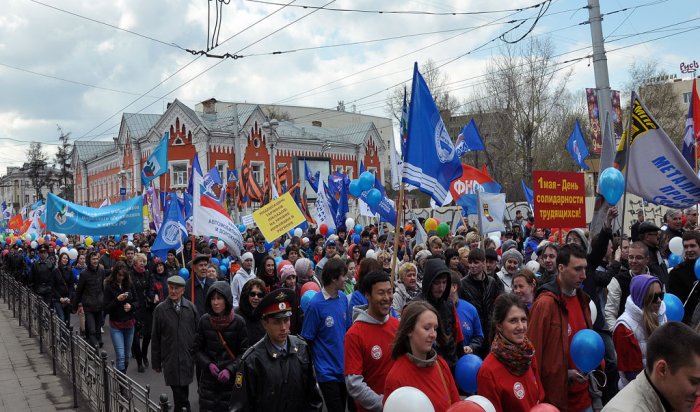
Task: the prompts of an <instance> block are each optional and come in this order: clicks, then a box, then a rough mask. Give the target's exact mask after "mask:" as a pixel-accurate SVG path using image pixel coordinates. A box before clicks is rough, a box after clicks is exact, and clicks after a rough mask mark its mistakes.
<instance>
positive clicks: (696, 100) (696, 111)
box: [691, 79, 700, 142]
mask: <svg viewBox="0 0 700 412" xmlns="http://www.w3.org/2000/svg"><path fill="white" fill-rule="evenodd" d="M692 93H693V94H692V96H691V99H693V128H694V131H695V141H696V142H697V141H699V140H700V97H698V89H697V87H696V86H695V79H693V90H692Z"/></svg>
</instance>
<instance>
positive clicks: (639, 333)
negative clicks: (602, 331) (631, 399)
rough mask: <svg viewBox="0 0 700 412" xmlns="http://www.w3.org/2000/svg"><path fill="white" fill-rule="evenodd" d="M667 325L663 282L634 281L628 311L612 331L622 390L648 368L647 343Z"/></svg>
mask: <svg viewBox="0 0 700 412" xmlns="http://www.w3.org/2000/svg"><path fill="white" fill-rule="evenodd" d="M666 321H667V320H666V305H665V304H664V292H663V288H662V287H661V281H659V279H658V278H657V277H656V276H651V275H637V276H635V277H633V278H632V282H631V283H630V295H629V297H627V301H626V302H625V311H624V313H623V314H622V315H620V317H619V318H617V322H616V323H615V329H613V343H614V344H615V352H617V370H618V372H619V374H620V380H619V382H618V387H619V388H620V389H622V388H624V387H625V386H626V385H627V384H628V383H629V382H630V381H632V380H633V379H634V378H635V377H636V376H637V374H639V373H640V372H641V371H642V370H643V369H644V368H645V367H646V346H647V339H648V338H649V336H650V335H651V334H652V332H654V331H655V330H656V329H657V328H658V327H659V326H660V325H662V324H664V323H666Z"/></svg>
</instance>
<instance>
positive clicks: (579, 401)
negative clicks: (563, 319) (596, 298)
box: [562, 295, 591, 411]
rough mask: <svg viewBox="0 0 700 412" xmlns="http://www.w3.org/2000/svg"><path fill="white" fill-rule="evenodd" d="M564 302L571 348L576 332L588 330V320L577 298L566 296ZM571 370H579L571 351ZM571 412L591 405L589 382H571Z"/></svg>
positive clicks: (569, 396)
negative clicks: (567, 316)
mask: <svg viewBox="0 0 700 412" xmlns="http://www.w3.org/2000/svg"><path fill="white" fill-rule="evenodd" d="M562 296H563V297H564V301H565V302H566V311H567V312H568V313H569V325H568V330H569V342H568V343H569V348H570V347H571V340H572V339H573V338H574V335H576V332H578V331H580V330H582V329H586V328H587V327H586V319H585V318H584V317H583V316H584V315H583V309H581V304H580V303H579V301H578V298H577V297H576V296H566V295H562ZM569 369H577V370H578V368H576V364H575V363H574V360H573V359H572V358H571V351H569ZM568 398H569V410H570V411H582V410H584V409H586V408H587V407H589V406H590V405H591V396H590V395H589V394H588V381H586V382H584V383H578V382H577V381H575V380H572V381H569V393H568Z"/></svg>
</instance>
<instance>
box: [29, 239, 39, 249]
mask: <svg viewBox="0 0 700 412" xmlns="http://www.w3.org/2000/svg"><path fill="white" fill-rule="evenodd" d="M29 245H30V246H31V247H32V249H36V247H37V246H39V244H38V243H36V240H32V243H30V244H29Z"/></svg>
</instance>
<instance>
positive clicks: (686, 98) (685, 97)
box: [683, 92, 692, 104]
mask: <svg viewBox="0 0 700 412" xmlns="http://www.w3.org/2000/svg"><path fill="white" fill-rule="evenodd" d="M691 96H692V92H688V93H683V103H685V104H688V103H690V99H691V98H692V97H691Z"/></svg>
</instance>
